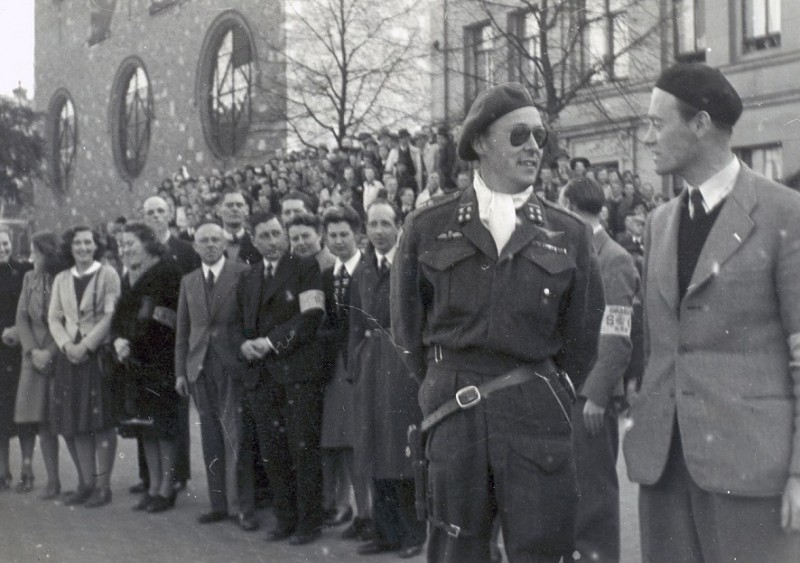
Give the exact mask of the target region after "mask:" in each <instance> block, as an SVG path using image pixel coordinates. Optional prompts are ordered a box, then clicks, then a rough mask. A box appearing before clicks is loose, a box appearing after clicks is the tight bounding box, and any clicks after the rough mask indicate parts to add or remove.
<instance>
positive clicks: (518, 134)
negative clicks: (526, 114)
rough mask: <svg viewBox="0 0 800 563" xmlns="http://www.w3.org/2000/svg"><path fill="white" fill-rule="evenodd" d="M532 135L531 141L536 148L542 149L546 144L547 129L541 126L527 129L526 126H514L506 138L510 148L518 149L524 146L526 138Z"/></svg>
mask: <svg viewBox="0 0 800 563" xmlns="http://www.w3.org/2000/svg"><path fill="white" fill-rule="evenodd" d="M531 135H533V140H534V141H535V142H536V146H537V147H539V148H540V149H543V148H544V146H545V144H547V129H545V128H544V127H542V126H537V127H529V126H527V125H515V126H514V128H513V129H512V130H511V134H510V135H509V136H508V141H509V142H510V143H511V146H512V147H519V146H522V145H524V144H525V143H526V142H527V141H528V138H529V137H530V136H531Z"/></svg>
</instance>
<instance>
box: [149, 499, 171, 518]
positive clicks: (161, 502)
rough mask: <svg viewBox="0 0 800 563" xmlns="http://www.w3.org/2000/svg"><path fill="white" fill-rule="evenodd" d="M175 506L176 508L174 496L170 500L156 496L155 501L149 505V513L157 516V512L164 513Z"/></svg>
mask: <svg viewBox="0 0 800 563" xmlns="http://www.w3.org/2000/svg"><path fill="white" fill-rule="evenodd" d="M173 506H175V499H174V495H170V497H169V498H168V497H162V496H161V495H156V496H154V497H153V501H152V502H151V503H150V504H149V505H148V507H147V512H149V513H151V514H155V513H156V512H164V511H165V510H169V509H170V508H172V507H173Z"/></svg>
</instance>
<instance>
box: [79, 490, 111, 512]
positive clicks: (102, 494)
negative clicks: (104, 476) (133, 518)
mask: <svg viewBox="0 0 800 563" xmlns="http://www.w3.org/2000/svg"><path fill="white" fill-rule="evenodd" d="M110 502H111V489H110V488H109V487H97V488H95V490H94V491H93V492H92V496H90V497H89V498H88V499H87V500H86V502H85V503H84V505H83V506H85V507H86V508H100V507H101V506H105V505H107V504H109V503H110Z"/></svg>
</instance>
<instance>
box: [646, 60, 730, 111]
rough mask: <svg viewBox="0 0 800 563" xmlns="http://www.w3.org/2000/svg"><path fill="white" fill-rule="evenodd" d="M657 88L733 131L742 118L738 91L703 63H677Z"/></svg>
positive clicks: (666, 73)
mask: <svg viewBox="0 0 800 563" xmlns="http://www.w3.org/2000/svg"><path fill="white" fill-rule="evenodd" d="M656 88H658V89H660V90H663V91H665V92H667V93H669V94H672V95H673V96H675V97H676V98H678V99H679V100H681V101H682V102H684V103H687V104H689V105H690V106H692V107H693V108H695V109H697V110H698V111H704V112H706V113H707V114H708V115H710V116H711V118H712V119H713V120H715V121H719V122H720V123H724V124H726V125H730V126H731V127H733V126H734V125H736V122H737V121H738V119H739V116H740V115H742V99H741V98H740V97H739V94H738V93H737V92H736V89H735V88H734V87H733V86H732V85H731V83H730V82H728V79H727V78H725V76H723V74H722V73H721V72H720V71H719V70H717V69H716V68H713V67H710V66H708V65H706V64H703V63H678V64H676V65H673V66H671V67H669V68H667V69H665V70H664V71H663V72H662V73H661V76H659V77H658V80H657V81H656Z"/></svg>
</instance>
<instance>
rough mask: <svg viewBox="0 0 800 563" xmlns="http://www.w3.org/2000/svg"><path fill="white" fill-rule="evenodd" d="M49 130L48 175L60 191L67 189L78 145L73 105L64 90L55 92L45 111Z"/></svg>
mask: <svg viewBox="0 0 800 563" xmlns="http://www.w3.org/2000/svg"><path fill="white" fill-rule="evenodd" d="M47 115H48V121H49V130H50V139H49V140H50V155H49V161H50V162H49V165H50V176H51V179H52V183H53V186H52V187H53V188H54V189H55V190H57V191H59V192H61V193H64V192H66V191H67V190H68V189H69V183H70V180H71V179H72V171H73V169H74V167H75V155H76V152H77V146H78V125H77V122H76V119H75V105H74V104H73V103H72V98H71V97H70V95H69V93H68V92H67V91H66V90H60V91H58V92H56V94H55V95H54V96H53V99H52V100H51V102H50V109H49V111H48V112H47Z"/></svg>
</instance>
